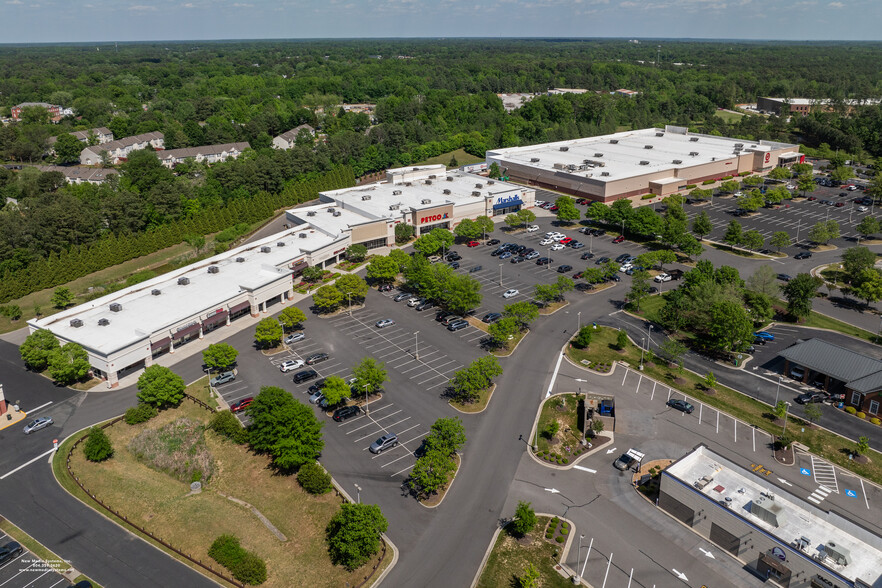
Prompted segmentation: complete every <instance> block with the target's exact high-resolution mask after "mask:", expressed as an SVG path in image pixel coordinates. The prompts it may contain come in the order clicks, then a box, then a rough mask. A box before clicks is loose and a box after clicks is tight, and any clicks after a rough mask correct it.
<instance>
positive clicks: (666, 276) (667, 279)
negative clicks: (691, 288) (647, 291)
mask: <svg viewBox="0 0 882 588" xmlns="http://www.w3.org/2000/svg"><path fill="white" fill-rule="evenodd" d="M653 281H655V282H658V283H659V284H661V283H662V282H670V281H671V276H670V275H669V274H664V273H663V274H659V275H657V276H655V278H653Z"/></svg>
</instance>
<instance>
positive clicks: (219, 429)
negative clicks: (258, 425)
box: [208, 410, 248, 445]
mask: <svg viewBox="0 0 882 588" xmlns="http://www.w3.org/2000/svg"><path fill="white" fill-rule="evenodd" d="M208 428H209V429H211V430H212V431H214V432H215V433H217V434H218V435H220V436H221V437H226V438H227V439H229V440H230V441H232V442H233V443H236V444H238V445H244V444H245V443H247V442H248V431H247V430H246V429H245V428H244V427H243V426H242V424H241V423H240V422H239V419H237V418H236V416H235V415H234V414H233V413H231V412H230V411H228V410H224V411H221V412H218V413H216V414H215V415H214V416H213V417H211V421H209V423H208Z"/></svg>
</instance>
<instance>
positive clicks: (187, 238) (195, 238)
mask: <svg viewBox="0 0 882 588" xmlns="http://www.w3.org/2000/svg"><path fill="white" fill-rule="evenodd" d="M184 242H185V243H187V245H189V246H190V247H192V248H193V250H194V251H195V252H196V255H199V252H200V251H202V248H203V247H205V236H204V235H184Z"/></svg>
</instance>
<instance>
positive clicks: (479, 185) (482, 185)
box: [475, 184, 484, 190]
mask: <svg viewBox="0 0 882 588" xmlns="http://www.w3.org/2000/svg"><path fill="white" fill-rule="evenodd" d="M483 187H484V184H475V188H477V189H478V190H480V189H481V188H483Z"/></svg>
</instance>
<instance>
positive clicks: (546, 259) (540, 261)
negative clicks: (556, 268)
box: [536, 257, 554, 265]
mask: <svg viewBox="0 0 882 588" xmlns="http://www.w3.org/2000/svg"><path fill="white" fill-rule="evenodd" d="M553 262H554V260H553V259H551V258H550V257H540V258H539V259H537V260H536V265H548V264H549V263H553Z"/></svg>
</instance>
